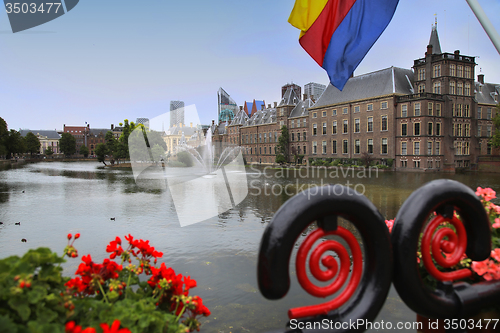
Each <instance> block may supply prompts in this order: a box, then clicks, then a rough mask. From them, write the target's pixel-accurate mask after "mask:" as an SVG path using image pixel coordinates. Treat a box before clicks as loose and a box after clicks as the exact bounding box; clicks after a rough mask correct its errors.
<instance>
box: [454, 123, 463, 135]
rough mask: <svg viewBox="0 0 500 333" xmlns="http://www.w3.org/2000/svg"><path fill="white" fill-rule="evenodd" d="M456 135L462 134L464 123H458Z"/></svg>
mask: <svg viewBox="0 0 500 333" xmlns="http://www.w3.org/2000/svg"><path fill="white" fill-rule="evenodd" d="M455 128H456V136H462V124H456V125H455Z"/></svg>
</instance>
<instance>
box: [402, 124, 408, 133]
mask: <svg viewBox="0 0 500 333" xmlns="http://www.w3.org/2000/svg"><path fill="white" fill-rule="evenodd" d="M407 135H408V124H401V136H407Z"/></svg>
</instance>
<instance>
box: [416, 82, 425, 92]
mask: <svg viewBox="0 0 500 333" xmlns="http://www.w3.org/2000/svg"><path fill="white" fill-rule="evenodd" d="M424 92H425V84H419V85H418V93H419V94H422V93H424Z"/></svg>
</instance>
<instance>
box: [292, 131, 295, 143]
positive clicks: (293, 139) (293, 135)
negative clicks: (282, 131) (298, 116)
mask: <svg viewBox="0 0 500 333" xmlns="http://www.w3.org/2000/svg"><path fill="white" fill-rule="evenodd" d="M292 141H295V133H293V132H292Z"/></svg>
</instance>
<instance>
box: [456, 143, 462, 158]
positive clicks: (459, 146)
mask: <svg viewBox="0 0 500 333" xmlns="http://www.w3.org/2000/svg"><path fill="white" fill-rule="evenodd" d="M455 155H462V141H455Z"/></svg>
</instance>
